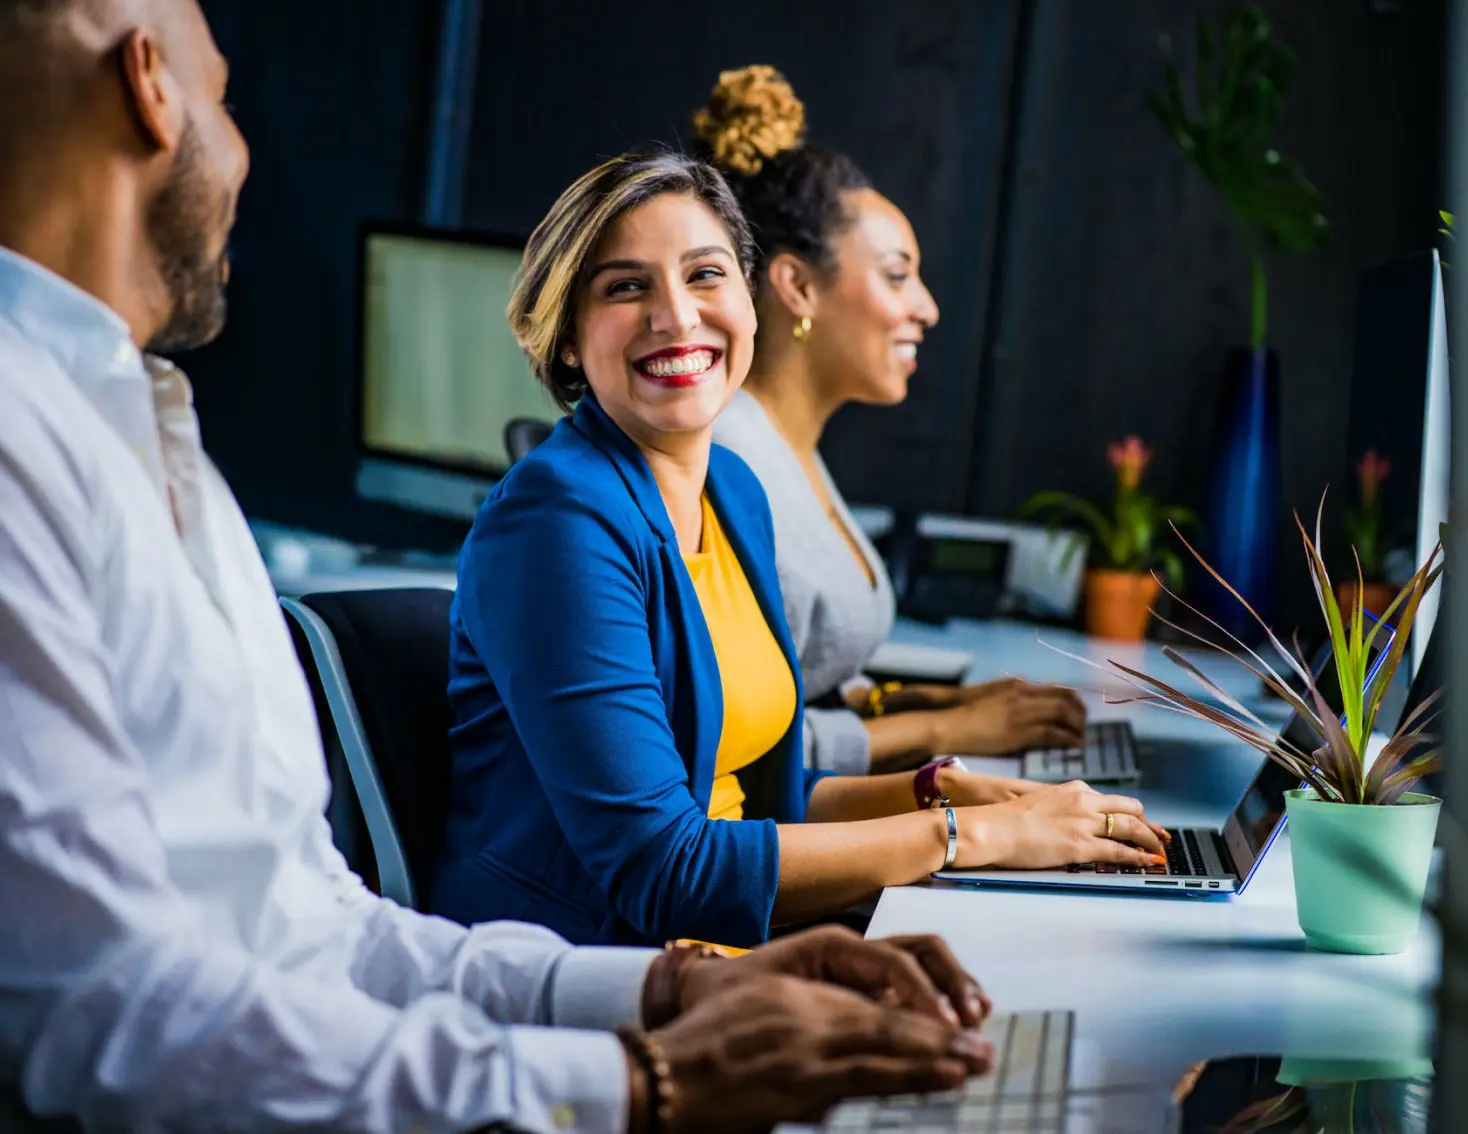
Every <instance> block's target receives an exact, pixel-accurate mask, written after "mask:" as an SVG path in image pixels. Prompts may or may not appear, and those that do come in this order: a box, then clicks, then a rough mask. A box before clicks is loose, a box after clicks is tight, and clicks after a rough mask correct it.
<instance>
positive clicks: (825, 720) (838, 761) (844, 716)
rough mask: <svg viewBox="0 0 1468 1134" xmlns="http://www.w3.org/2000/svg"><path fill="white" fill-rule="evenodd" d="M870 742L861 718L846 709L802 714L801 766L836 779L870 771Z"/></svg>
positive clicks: (817, 710) (816, 710) (810, 710)
mask: <svg viewBox="0 0 1468 1134" xmlns="http://www.w3.org/2000/svg"><path fill="white" fill-rule="evenodd" d="M871 764H872V742H871V737H870V736H869V735H868V734H867V729H866V725H865V724H864V723H863V722H862V719H861V717H859V716H857V714H856V713H854V712H852V711H851V710H850V709H813V708H810V707H809V706H807V707H806V710H805V766H806V767H807V768H812V769H814V770H816V771H820V772H834V773H835V774H836V775H838V776H864V775H866V774H867V772H869V771H870V770H871Z"/></svg>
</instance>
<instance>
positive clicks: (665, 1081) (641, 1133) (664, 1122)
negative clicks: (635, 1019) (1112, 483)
mask: <svg viewBox="0 0 1468 1134" xmlns="http://www.w3.org/2000/svg"><path fill="white" fill-rule="evenodd" d="M617 1038H618V1039H619V1040H621V1041H622V1046H623V1047H624V1048H625V1049H626V1050H627V1054H628V1055H630V1056H631V1057H632V1061H633V1062H634V1063H635V1064H637V1066H638V1068H640V1069H641V1071H642V1073H643V1075H644V1076H645V1077H646V1080H647V1110H646V1116H645V1121H644V1123H643V1124H642V1129H641V1130H629V1131H628V1134H666V1132H667V1131H669V1130H671V1129H672V1127H673V1108H674V1104H675V1103H676V1102H677V1100H678V1085H677V1084H676V1083H674V1082H673V1067H672V1064H670V1063H669V1062H668V1056H667V1053H666V1052H665V1051H663V1048H662V1045H661V1044H659V1043H658V1041H657V1040H655V1039H653V1038H652V1036H650V1035H648V1034H647V1032H645V1031H643V1030H642V1029H641V1028H633V1027H628V1026H626V1025H623V1026H622V1027H620V1028H618V1029H617Z"/></svg>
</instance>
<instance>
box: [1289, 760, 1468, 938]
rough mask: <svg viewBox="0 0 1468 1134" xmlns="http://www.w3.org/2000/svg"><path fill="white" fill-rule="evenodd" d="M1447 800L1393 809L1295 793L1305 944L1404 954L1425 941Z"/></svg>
mask: <svg viewBox="0 0 1468 1134" xmlns="http://www.w3.org/2000/svg"><path fill="white" fill-rule="evenodd" d="M1441 809H1442V800H1440V799H1435V798H1433V797H1432V796H1430V795H1417V794H1415V793H1412V792H1409V793H1407V794H1406V795H1404V796H1402V799H1401V802H1399V803H1397V804H1395V805H1393V806H1391V807H1364V806H1357V805H1354V804H1346V803H1323V802H1321V800H1320V798H1319V797H1318V796H1317V795H1316V794H1315V792H1314V791H1312V790H1309V789H1304V790H1300V791H1292V792H1287V793H1286V795H1285V813H1286V814H1287V815H1288V816H1289V824H1290V852H1291V854H1292V855H1293V857H1294V863H1295V904H1296V905H1297V906H1298V908H1299V917H1300V928H1301V929H1303V930H1304V931H1305V940H1306V941H1307V942H1308V943H1309V944H1311V945H1312V946H1314V947H1315V948H1317V949H1326V950H1329V951H1330V952H1332V953H1401V952H1405V951H1406V949H1407V946H1408V945H1410V944H1411V943H1412V939H1413V938H1414V937H1416V936H1417V923H1418V920H1419V918H1420V917H1421V914H1422V895H1423V891H1424V890H1425V889H1426V888H1427V871H1428V868H1429V867H1430V866H1431V864H1432V842H1433V839H1434V837H1435V836H1436V835H1437V819H1438V812H1439V811H1440V810H1441Z"/></svg>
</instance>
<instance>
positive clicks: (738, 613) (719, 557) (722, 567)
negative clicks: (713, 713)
mask: <svg viewBox="0 0 1468 1134" xmlns="http://www.w3.org/2000/svg"><path fill="white" fill-rule="evenodd" d="M683 562H684V563H686V564H687V565H688V573H689V575H691V576H692V577H693V589H694V591H695V592H696V593H697V594H698V603H699V606H701V607H702V608H703V617H704V621H705V622H707V623H708V628H709V637H710V638H712V639H713V642H714V657H715V658H716V659H717V660H718V663H719V680H720V682H721V683H722V684H723V687H724V726H723V730H722V731H721V732H720V733H719V752H718V758H717V760H716V762H715V766H714V790H713V794H712V795H711V796H710V797H709V818H710V819H742V818H743V817H744V790H743V789H742V788H741V787H740V786H739V781H738V779H736V778H735V776H734V773H735V772H736V771H738V770H739V769H740V768H746V767H748V766H749V765H750V764H753V763H754V762H755V761H756V760H758V759H759V758H760V757H761V756H763V755H764V754H765V753H766V752H768V751H769V750H770V749H771V748H773V747H774V746H775V745H776V744H777V743H779V740H780V738H781V737H782V736H784V735H785V732H786V730H787V729H789V728H790V723H791V721H793V720H794V719H795V677H794V675H793V674H792V673H791V672H790V663H789V662H787V661H786V660H785V655H784V654H783V653H781V651H780V643H779V642H777V641H775V635H774V633H773V632H772V631H771V630H770V625H769V623H768V622H766V621H765V614H764V611H762V610H761V609H760V605H759V600H758V599H757V598H755V597H754V591H753V590H752V589H751V588H750V586H749V580H748V579H747V578H745V575H744V568H743V567H741V566H740V565H739V559H738V557H737V556H736V555H735V554H734V548H733V547H732V546H730V544H729V539H728V537H727V536H726V535H725V534H724V529H723V527H721V526H720V524H719V518H718V516H717V515H716V514H715V513H714V509H713V506H712V505H711V504H710V503H709V499H708V497H707V496H705V497H704V498H703V542H702V544H701V545H700V546H699V549H698V551H696V552H695V553H693V554H692V555H685V556H684V557H683Z"/></svg>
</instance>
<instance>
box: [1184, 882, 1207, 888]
mask: <svg viewBox="0 0 1468 1134" xmlns="http://www.w3.org/2000/svg"><path fill="white" fill-rule="evenodd" d="M1183 885H1184V886H1186V887H1187V888H1188V889H1189V890H1201V889H1202V888H1203V883H1201V882H1184V883H1183Z"/></svg>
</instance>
